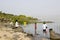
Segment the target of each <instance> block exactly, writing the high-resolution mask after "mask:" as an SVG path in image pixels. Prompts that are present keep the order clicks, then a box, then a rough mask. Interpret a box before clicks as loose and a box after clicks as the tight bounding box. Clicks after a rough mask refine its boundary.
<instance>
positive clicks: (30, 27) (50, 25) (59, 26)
mask: <svg viewBox="0 0 60 40" xmlns="http://www.w3.org/2000/svg"><path fill="white" fill-rule="evenodd" d="M42 25H43V24H42V23H37V30H36V32H37V34H40V36H41V37H43V36H44V35H43V28H42ZM47 26H48V29H50V28H53V30H54V31H55V32H56V33H59V34H60V23H47ZM34 28H35V24H28V25H26V26H23V29H24V31H25V32H27V33H31V34H33V35H34V34H35V29H34ZM48 31H49V30H48ZM46 37H49V32H48V33H47V35H46Z"/></svg>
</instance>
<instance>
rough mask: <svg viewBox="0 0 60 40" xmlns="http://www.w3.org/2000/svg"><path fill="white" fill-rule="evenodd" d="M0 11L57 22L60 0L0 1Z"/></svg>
mask: <svg viewBox="0 0 60 40" xmlns="http://www.w3.org/2000/svg"><path fill="white" fill-rule="evenodd" d="M0 11H2V12H6V13H9V14H14V15H26V16H31V17H36V18H39V19H42V20H57V21H59V20H60V18H59V17H60V0H0Z"/></svg>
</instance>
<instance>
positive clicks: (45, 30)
mask: <svg viewBox="0 0 60 40" xmlns="http://www.w3.org/2000/svg"><path fill="white" fill-rule="evenodd" d="M42 27H43V33H44V34H46V33H47V24H46V22H43V26H42Z"/></svg>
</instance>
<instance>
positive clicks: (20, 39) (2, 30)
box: [0, 24, 32, 40]
mask: <svg viewBox="0 0 60 40" xmlns="http://www.w3.org/2000/svg"><path fill="white" fill-rule="evenodd" d="M16 30H17V29H12V28H9V27H8V26H7V27H5V26H4V25H1V24H0V40H32V36H27V33H24V32H20V31H18V30H17V31H16Z"/></svg>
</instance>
